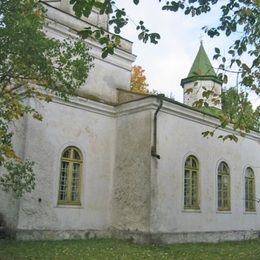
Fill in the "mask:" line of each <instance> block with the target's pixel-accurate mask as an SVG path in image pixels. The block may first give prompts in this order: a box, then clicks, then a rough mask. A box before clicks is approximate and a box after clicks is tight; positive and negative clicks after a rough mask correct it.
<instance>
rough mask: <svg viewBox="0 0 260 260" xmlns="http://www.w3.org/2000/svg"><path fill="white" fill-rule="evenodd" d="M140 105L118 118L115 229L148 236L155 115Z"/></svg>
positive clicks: (129, 106)
mask: <svg viewBox="0 0 260 260" xmlns="http://www.w3.org/2000/svg"><path fill="white" fill-rule="evenodd" d="M139 105H141V104H138V103H135V102H132V103H128V104H126V105H123V106H122V107H121V112H122V113H120V110H119V115H118V118H117V130H116V163H115V172H114V181H113V192H114V195H113V202H112V216H113V223H112V226H113V227H114V228H116V229H120V230H131V231H143V232H148V231H149V222H150V161H151V115H152V114H151V111H149V110H146V109H144V110H141V111H140V108H139Z"/></svg>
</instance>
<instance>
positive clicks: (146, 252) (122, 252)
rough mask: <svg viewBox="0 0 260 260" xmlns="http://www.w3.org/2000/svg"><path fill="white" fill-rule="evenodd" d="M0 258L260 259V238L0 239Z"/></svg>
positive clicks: (104, 259) (74, 259) (103, 259)
mask: <svg viewBox="0 0 260 260" xmlns="http://www.w3.org/2000/svg"><path fill="white" fill-rule="evenodd" d="M0 259H62V260H63V259H72V260H77V259H101V260H106V259H113V260H116V259H133V260H138V259H156V260H157V259H158V260H160V259H193V260H197V259H210V260H212V259H225V260H226V259H235V260H237V259H243V260H248V259H260V239H257V240H250V241H242V242H227V243H219V244H205V243H204V244H176V245H165V246H162V245H160V246H159V245H137V244H132V243H130V242H126V241H118V240H110V239H99V240H97V239H93V240H77V241H76V240H70V241H69V240H65V241H8V240H0Z"/></svg>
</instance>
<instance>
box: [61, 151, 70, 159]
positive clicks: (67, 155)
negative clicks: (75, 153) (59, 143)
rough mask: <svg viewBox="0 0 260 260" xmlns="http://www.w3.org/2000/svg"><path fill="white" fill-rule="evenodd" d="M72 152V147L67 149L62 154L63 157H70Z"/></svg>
mask: <svg viewBox="0 0 260 260" xmlns="http://www.w3.org/2000/svg"><path fill="white" fill-rule="evenodd" d="M70 152H71V149H67V150H66V151H65V152H64V153H63V154H62V157H63V158H70Z"/></svg>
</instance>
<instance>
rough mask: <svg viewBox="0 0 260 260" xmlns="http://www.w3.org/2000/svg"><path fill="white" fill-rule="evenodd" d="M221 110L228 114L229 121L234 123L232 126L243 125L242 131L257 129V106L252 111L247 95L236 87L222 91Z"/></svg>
mask: <svg viewBox="0 0 260 260" xmlns="http://www.w3.org/2000/svg"><path fill="white" fill-rule="evenodd" d="M242 104H243V105H242ZM222 111H223V113H224V114H225V115H226V116H228V118H229V121H230V122H232V123H233V124H234V128H238V127H237V126H238V125H239V126H240V129H241V127H242V125H243V126H244V131H246V130H247V129H255V130H258V129H259V126H258V121H259V108H258V109H256V110H255V111H254V109H253V106H252V103H251V102H250V101H249V99H248V95H247V94H245V93H243V92H241V93H239V92H238V91H237V89H236V88H229V89H227V90H225V91H223V93H222Z"/></svg>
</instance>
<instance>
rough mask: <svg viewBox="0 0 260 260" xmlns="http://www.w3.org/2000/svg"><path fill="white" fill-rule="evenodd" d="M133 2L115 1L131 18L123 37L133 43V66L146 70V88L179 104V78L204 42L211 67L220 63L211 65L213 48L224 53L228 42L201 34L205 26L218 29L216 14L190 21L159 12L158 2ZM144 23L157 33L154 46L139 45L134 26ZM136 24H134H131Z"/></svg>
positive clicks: (233, 76) (177, 15) (180, 94)
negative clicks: (170, 97)
mask: <svg viewBox="0 0 260 260" xmlns="http://www.w3.org/2000/svg"><path fill="white" fill-rule="evenodd" d="M132 2H133V1H132V0H117V1H116V3H117V7H124V8H125V9H126V12H127V14H128V15H129V17H130V19H131V20H130V21H129V24H128V26H127V28H126V29H124V31H123V34H122V36H123V37H125V38H127V39H129V40H130V41H133V43H134V44H133V53H134V54H136V55H137V59H136V62H135V64H137V65H141V66H142V67H143V69H145V75H146V77H147V81H148V83H149V88H150V89H151V90H152V89H156V90H158V91H159V92H163V93H165V94H168V95H170V93H171V94H172V95H173V96H174V98H175V99H176V100H177V101H180V102H182V97H183V92H182V87H181V86H180V81H181V79H182V78H185V77H187V75H188V73H189V70H190V68H191V65H192V63H193V61H194V58H195V56H196V54H197V52H198V49H199V46H200V39H201V38H202V40H203V45H204V48H205V50H206V52H207V54H208V56H209V59H210V60H211V61H212V65H213V67H218V64H219V62H218V61H213V58H212V57H213V55H214V48H215V47H220V48H221V49H222V51H224V52H227V51H228V47H229V46H230V42H231V39H229V38H226V37H216V38H213V39H212V38H210V37H208V36H207V35H206V34H204V32H203V31H202V30H201V28H202V27H203V26H205V25H207V26H209V27H210V26H214V25H217V16H218V12H219V10H217V8H215V11H214V12H212V13H211V14H210V15H209V14H203V15H200V16H199V17H195V18H191V17H189V16H185V15H183V14H182V13H181V12H178V13H173V12H167V11H162V10H161V5H160V4H159V1H156V0H143V1H140V4H139V5H138V6H135V5H134V4H133V3H132ZM140 20H143V21H144V22H145V25H146V27H147V28H149V29H150V30H151V32H158V33H160V35H161V40H160V41H159V43H158V44H157V45H153V44H143V43H142V42H140V41H138V39H137V33H136V30H135V28H136V25H135V24H138V22H139V21H140ZM134 23H135V24H134ZM230 77H231V78H232V79H230V82H229V85H235V84H236V76H235V75H230Z"/></svg>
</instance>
